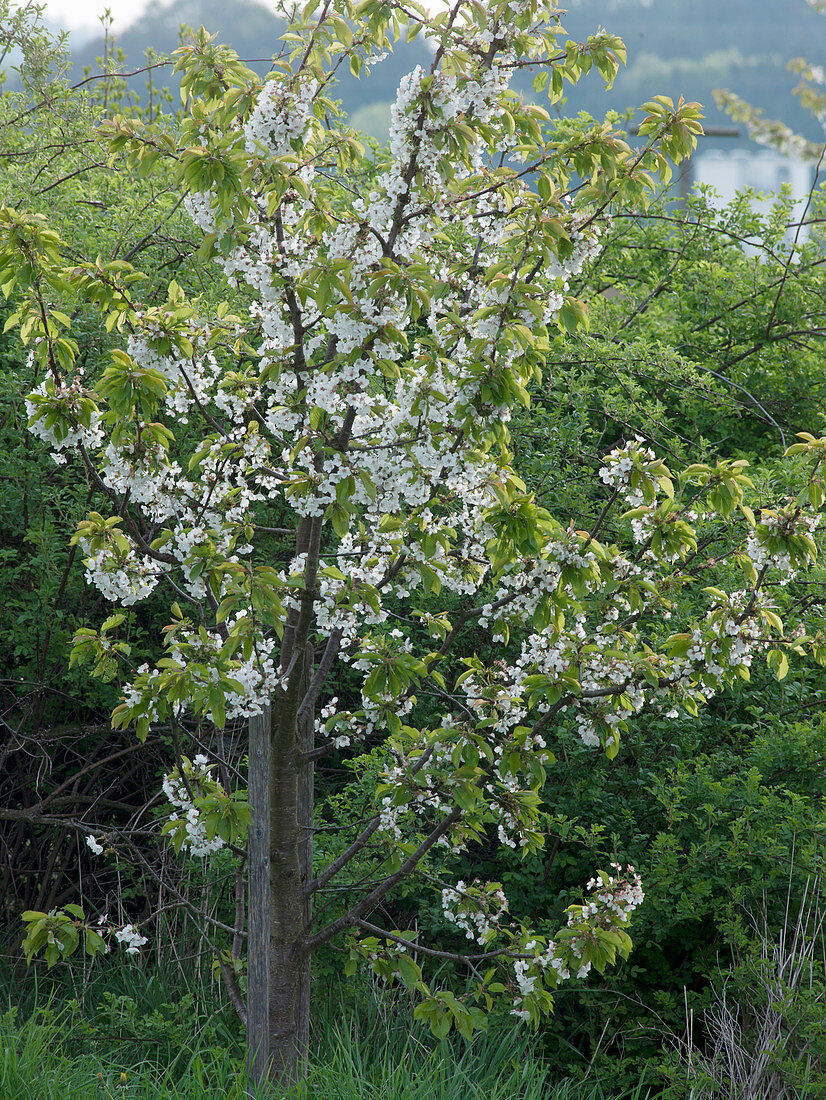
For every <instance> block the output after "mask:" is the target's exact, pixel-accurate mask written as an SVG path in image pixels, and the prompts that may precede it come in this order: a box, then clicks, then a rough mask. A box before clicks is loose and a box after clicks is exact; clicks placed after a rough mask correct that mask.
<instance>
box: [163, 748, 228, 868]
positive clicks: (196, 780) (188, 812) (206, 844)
mask: <svg viewBox="0 0 826 1100" xmlns="http://www.w3.org/2000/svg"><path fill="white" fill-rule="evenodd" d="M210 767H211V765H210V763H209V760H208V759H207V757H206V756H204V755H203V754H199V755H198V756H196V757H195V759H194V760H193V761H192V763H189V761H187V760H185V761H184V764H183V770H184V774H185V776H186V779H184V777H183V776H182V775H181V774H180V772H179V771H178V770H177V768H176V769H175V770H174V771H172V772H170V773H169V775H166V776H164V781H163V793H164V794H165V795H166V797H167V798H168V800H169V801H170V803H171V804H172V806H173V807H174V810H173V812H172V813H171V814H170V815H169V820H170V821H184V822H185V831H186V838H185V840H184V847H185V848H186V849H187V850H188V851H189V852H190V854H191V855H193V856H200V857H201V858H204V857H206V856H208V855H210V853H212V852H217V851H218V850H219V849H220V848H223V847H224V842H223V840H222V839H221V838H220V837H219V836H218V835H217V833H216V835H215V836H214V837H213V838H212V839H211V840H210V839H209V837H208V836H207V831H206V827H205V825H204V822H203V819H202V818H201V814H200V812H199V810H198V807H197V806H196V805H195V804H194V803H193V801H192V798H191V795H190V790H191V791H193V792H194V793H200V792H201V788H202V787H203V786H204V785H205V783H208V782H211V781H212V780H211V777H210V774H209V772H210Z"/></svg>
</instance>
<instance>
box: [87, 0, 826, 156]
mask: <svg viewBox="0 0 826 1100" xmlns="http://www.w3.org/2000/svg"><path fill="white" fill-rule="evenodd" d="M568 7H569V11H568V13H567V14H566V15H565V17H564V19H563V25H564V26H565V29H566V31H567V32H568V36H569V37H571V38H574V39H575V40H577V41H580V40H582V39H584V38H586V37H587V36H588V35H589V34H591V33H593V32H594V31H596V30H597V29H598V28H599V27H600V26H603V27H605V28H606V30H609V31H611V32H612V33H616V34H619V35H620V36H621V37H622V38H623V39H624V40H625V43H626V45H627V47H628V67H627V69H626V70H625V71H623V72H622V73H621V74H620V76H619V77H618V79H617V82H616V85H615V88H614V90H613V92H611V93H610V95H606V94H605V92H604V91H603V89H602V85H601V83H600V80H599V78H598V76H597V75H596V74H595V73H592V74H590V75H589V76H587V77H585V78H584V79H583V80H582V81H580V83H579V84H578V85H576V86H575V87H574V88H571V89H570V91H569V93H568V101H567V103H566V105H565V106H564V107H563V108H562V110H564V111H565V113H569V114H570V113H575V112H577V111H580V110H584V111H587V112H588V113H589V114H593V115H595V116H599V117H601V116H602V115H604V113H605V111H606V110H608V109H609V108H614V109H616V110H620V111H622V110H624V109H626V108H629V107H636V106H639V105H640V104H641V103H642V102H644V100H646V99H648V98H650V96H652V95H656V94H663V95H669V96H671V97H672V98H674V99H677V98H678V97H679V96H680V95H683V96H684V97H685V98H686V99H696V100H699V101H700V102H701V103H703V104H704V105H705V107H706V113H707V117H708V121H709V122H710V123H725V122H727V120H726V118H725V116H723V115H721V113H720V112H719V111H718V110H717V109H716V107H715V106H714V101H713V99H712V91H713V89H714V88H719V87H725V88H729V89H730V90H731V91H734V92H736V93H737V94H738V95H740V96H742V97H743V98H744V99H746V100H748V101H749V102H751V103H753V104H754V105H755V106H757V107H761V108H762V109H763V110H764V111H765V113H766V114H767V115H768V116H769V117H781V118H783V119H784V120H785V121H786V122H788V123H789V124H790V125H792V126H794V127H795V128H796V129H799V130H801V131H803V132H804V133H806V134H807V136H809V137H811V138H812V139H813V140H817V139H818V138H819V137H821V136H822V133H821V131H820V129H819V127H818V125H817V123H815V122H814V121H813V120H812V118H811V116H810V115H809V114H807V112H805V111H803V110H802V109H801V108H800V107H799V106H798V105H797V102H796V100H795V99H794V98H793V97H792V95H791V90H792V88H793V87H794V84H795V82H796V78H795V77H794V76H793V75H792V74H791V73H789V72H788V71H787V69H786V66H787V63H788V61H789V60H790V59H791V58H792V57H796V56H801V55H803V56H806V57H808V58H809V59H810V60H811V61H813V62H817V61H819V60H820V59H821V58H822V57H824V56H826V17H824V16H819V15H817V14H816V13H815V12H814V11H813V10H812V9H811V8H810V7H809V6H808V4H806V3H805V0H781V2H778V0H568ZM202 24H203V25H204V26H205V27H206V28H207V30H209V31H210V32H217V34H218V38H219V41H221V42H225V43H227V44H228V45H231V46H232V47H233V49H235V50H236V51H237V53H238V54H239V56H241V57H242V58H244V59H247V60H252V59H257V61H256V64H255V65H254V67H255V68H256V69H257V70H258V71H259V72H262V73H263V72H265V71H266V69H267V67H268V59H269V57H270V56H271V55H272V53H274V52H275V51H276V50H277V49H278V37H279V35H280V34H281V33H282V31H283V28H284V24H283V22H281V21H280V20H279V19H278V18H276V17H275V16H274V15H273V14H272V13H271V12H270V11H269V10H268V9H267V8H266V7H265V6H264V5H262V4H260V3H254V2H252V0H231V2H227V0H175V2H174V3H172V4H171V5H162V4H160V3H158V2H157V0H156V2H155V3H153V4H152V5H151V6H150V7H149V8H148V9H147V11H146V13H145V15H144V16H143V17H142V18H141V19H139V20H138V21H137V22H136V23H134V24H132V25H131V26H129V27H127V28H126V29H124V30H123V31H120V30H119V28H118V27H117V26H115V28H114V31H115V35H116V41H117V45H118V47H119V48H121V49H122V50H123V51H124V53H125V54H126V58H127V62H128V64H129V65H131V66H134V67H138V66H139V65H140V64H141V63H142V60H143V52H144V50H145V49H146V48H147V47H148V46H151V47H152V48H153V49H154V50H155V51H156V52H157V53H160V54H164V53H167V54H168V53H171V52H172V51H173V50H174V49H176V48H177V47H178V45H179V44H180V43H179V35H180V28H181V26H182V25H188V26H190V27H193V28H197V27H199V26H201V25H202ZM102 51H103V43H102V40H100V39H98V40H96V41H92V42H87V43H86V44H84V45H83V46H81V47H79V48H77V49H76V50H75V52H74V65H75V72H78V73H79V72H80V71H81V70H82V69H83V67H84V66H86V65H89V66H91V67H92V69H95V68H96V61H95V59H96V57H98V56H100V55H101V53H102ZM429 58H430V54H429V52H428V50H427V47H426V46H425V45H423V44H422V43H420V42H419V41H418V40H417V41H416V42H414V43H413V44H410V45H407V44H403V43H399V44H398V46H397V47H396V52H395V53H394V54H393V55H391V56H390V57H389V58H388V60H387V61H385V62H384V63H383V64H381V65H378V66H376V68H375V69H374V70H373V71H372V72H371V74H370V76H369V78H365V79H364V80H361V81H358V80H355V79H354V78H353V77H351V76H350V75H349V73H348V74H347V76H346V77H345V79H344V80H343V81H342V84H341V85H340V90H339V95H340V97H341V99H342V100H343V101H344V104H345V107H346V108H347V110H348V112H349V114H350V116H351V119H352V121H353V123H354V125H357V126H359V127H360V128H363V129H365V130H366V131H368V132H371V133H374V134H375V135H376V136H384V135H386V133H387V122H388V119H389V104H390V103H391V102H392V101H393V99H394V98H395V92H396V85H397V83H398V79H399V77H400V76H401V74H402V73H405V72H409V71H410V70H411V69H412V68H413V67H414V66H415V65H417V64H420V65H427V64H428V63H429ZM140 79H141V80H142V78H140ZM140 87H142V84H141V85H140ZM521 87H522V90H523V92H524V93H525V94H529V95H532V94H533V93H532V91H531V89H530V81H529V80H526V81H524V82H523V83H522V86H521Z"/></svg>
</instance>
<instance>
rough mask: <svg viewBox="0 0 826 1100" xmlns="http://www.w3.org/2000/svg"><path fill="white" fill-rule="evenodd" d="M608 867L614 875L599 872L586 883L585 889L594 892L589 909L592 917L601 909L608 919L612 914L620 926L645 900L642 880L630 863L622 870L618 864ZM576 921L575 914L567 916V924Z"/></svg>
mask: <svg viewBox="0 0 826 1100" xmlns="http://www.w3.org/2000/svg"><path fill="white" fill-rule="evenodd" d="M610 866H611V867H612V868H613V870H614V871H616V874H614V875H611V874H603V873H602V872H600V873H599V875H598V876H597V877H596V878H592V879H591V880H590V881H589V882H588V884H587V886H586V889H587V890H593V891H594V900H593V901H591V902H590V903H589V907H590V909H591V912H592V914H594V915H596V914H597V913H598V912H599V911H600V909H601V910H602V911H603V913H604V914H607V915H609V918H610V915H611V914H613V917H614V918H615V919H616V918H618V919H619V922H620V923H621V924H626V923H627V922H628V921H629V919H630V917H631V914H632V913H633V912H634V910H635V909H637V908H639V906H640V905H642V903H643V901H644V900H645V894H644V893H643V889H642V879H641V878H640V876H639V875H638V874H637V872H636V870H635V869H634V868H633V867H632V866H631V864H630V863H629V864H628V865H627V866H626V867H625V868H624V869H623V867H622V865H621V864H619V863H612V864H610ZM576 919H577V918H576V915H575V914H573V913H571V914H569V918H568V924H569V925H571V924H574V923H576Z"/></svg>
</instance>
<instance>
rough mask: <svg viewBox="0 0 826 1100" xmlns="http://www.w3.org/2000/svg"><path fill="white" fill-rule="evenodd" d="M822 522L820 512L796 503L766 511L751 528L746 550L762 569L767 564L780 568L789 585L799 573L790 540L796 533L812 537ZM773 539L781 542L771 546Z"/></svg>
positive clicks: (780, 579)
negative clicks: (756, 525) (803, 508)
mask: <svg viewBox="0 0 826 1100" xmlns="http://www.w3.org/2000/svg"><path fill="white" fill-rule="evenodd" d="M819 526H820V516H819V515H813V514H810V513H807V512H804V511H803V510H802V509H801V508H798V507H796V506H791V507H788V508H780V509H777V510H776V511H770V510H766V511H763V513H762V514H761V516H760V526H759V527H758V529H757V530H755V531H750V532H749V535H748V538H747V539H746V553H747V554H748V556H749V557H750V558H751V560H752V561H753V562H754V566H755V568H756V569H757V570H758V571H759V570H760V569H762V568H763V567H764V566H769V567H772V568H774V569H777V570H778V571H779V573H780V577H779V583H780V584H781V585H786V584H788V583H789V581H790V580H792V579H793V578H794V577H795V575H796V573H797V569H796V567H795V562H794V561H793V560H792V551H791V549H790V548H789V546H788V540H789V539H792V538H794V537H795V536H797V537H800V536H803V537H804V538H808V537H810V536H811V535H812V534H813V533H814V532H815V531H816V530H817V528H818V527H819ZM761 528H764V529H765V530H764V531H763V530H761ZM772 542H775V543H776V544H777V545H775V546H774V547H773V548H770V546H771V543H772Z"/></svg>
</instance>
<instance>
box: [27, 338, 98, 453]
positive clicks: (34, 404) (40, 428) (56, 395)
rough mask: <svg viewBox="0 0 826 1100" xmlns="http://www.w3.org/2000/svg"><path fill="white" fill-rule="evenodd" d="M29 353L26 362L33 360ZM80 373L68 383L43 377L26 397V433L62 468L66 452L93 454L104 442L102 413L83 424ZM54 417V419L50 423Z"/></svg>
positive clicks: (96, 413) (93, 414)
mask: <svg viewBox="0 0 826 1100" xmlns="http://www.w3.org/2000/svg"><path fill="white" fill-rule="evenodd" d="M33 355H34V352H32V353H31V354H30V356H29V361H30V362H31V361H32V356H33ZM83 393H84V390H83V372H82V370H80V369H78V370H77V372H76V374H75V377H74V379H73V380H72V381H71V382H68V381H67V382H64V383H62V384H60V383H57V382H55V380H54V379H53V378H46V379H44V380H43V382H41V383H40V385H39V386H37V387H36V388H35V389H34V390H33V391H32V393H30V394H29V396H28V397H27V398H26V414H27V416H28V418H29V431H30V432H31V433H32V435H34V436H36V437H37V438H38V439H41V440H42V441H43V442H44V443H45V444H46V445H47V446H48V447H51V457H52V459H53V461H54V462H55V463H56V464H57V465H58V466H62V465H63V464H64V463H65V462H66V454H65V452H66V451H72V450H76V449H77V447H78V446H83V447H84V448H85V449H86V450H87V452H94V451H96V450H97V449H98V448H99V447H100V446H101V444H102V443H103V440H104V431H103V426H102V417H101V413H100V412H98V411H97V410H92V411H91V413H90V416H89V425H88V427H87V426H86V425H84V424H83V423H82V419H81V410H80V399H81V397H82V396H83ZM52 416H54V420H53V421H52V422H51V423H50V420H52Z"/></svg>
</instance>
